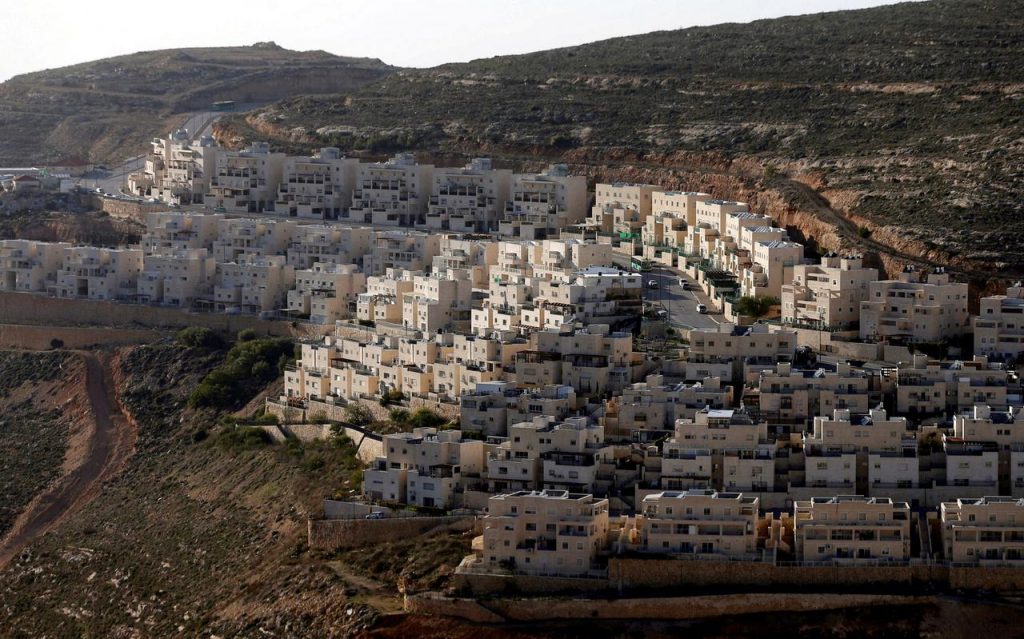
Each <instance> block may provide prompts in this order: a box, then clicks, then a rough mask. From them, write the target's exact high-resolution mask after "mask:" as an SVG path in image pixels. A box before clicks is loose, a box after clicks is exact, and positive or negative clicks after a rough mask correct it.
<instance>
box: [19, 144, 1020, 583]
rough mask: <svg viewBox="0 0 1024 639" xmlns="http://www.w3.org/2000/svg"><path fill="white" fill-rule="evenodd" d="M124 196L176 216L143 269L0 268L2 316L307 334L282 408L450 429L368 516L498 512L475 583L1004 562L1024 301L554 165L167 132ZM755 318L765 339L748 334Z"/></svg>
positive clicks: (61, 250)
mask: <svg viewBox="0 0 1024 639" xmlns="http://www.w3.org/2000/svg"><path fill="white" fill-rule="evenodd" d="M129 186H130V187H131V188H132V189H133V190H134V191H135V192H136V193H138V194H139V195H145V196H149V197H153V198H156V199H159V200H161V201H164V202H167V203H168V204H169V205H170V204H175V205H179V206H180V207H183V208H181V209H180V210H169V211H162V212H155V213H148V214H146V218H145V223H146V231H145V233H144V234H143V236H142V238H141V241H140V243H139V245H138V246H133V247H120V248H116V249H111V248H91V247H73V246H70V245H67V244H59V243H53V244H50V243H45V242H31V241H25V240H0V289H3V290H6V291H17V292H21V293H35V294H39V295H50V296H54V297H61V298H67V299H79V298H81V299H90V300H106V301H118V302H127V303H139V304H148V305H152V306H166V307H175V308H177V309H186V310H189V311H194V312H222V313H252V314H259V315H260V316H262V317H267V318H288V319H291V320H295V321H306V322H310V323H311V324H314V325H319V326H320V327H321V328H320V329H319V330H318V331H317V334H320V335H322V337H318V338H314V339H308V340H305V341H303V343H302V344H301V354H300V357H299V358H298V360H297V361H296V363H295V365H294V366H291V367H289V368H288V369H287V370H286V371H285V380H284V389H283V392H282V394H281V396H280V397H275V398H270V399H268V400H267V409H268V410H269V411H271V412H275V413H277V414H280V415H284V416H288V417H289V418H291V417H294V416H296V415H297V416H298V418H302V417H306V418H308V417H310V416H312V415H316V414H324V415H326V416H328V418H331V419H339V420H344V419H345V416H346V414H347V413H346V411H347V408H348V407H349V406H352V405H354V404H366V405H368V406H369V405H375V404H380V403H388V402H396V401H397V402H402V403H404V405H405V406H406V407H408V408H415V407H419V406H432V407H434V408H436V409H438V410H441V411H442V412H444V413H445V414H446V415H457V417H455V418H454V419H453V420H452V423H451V424H450V425H449V426H450V427H449V428H440V429H438V428H416V429H411V430H410V432H406V433H396V434H390V435H386V436H384V437H383V438H382V440H381V442H380V454H379V455H377V456H376V457H375V459H373V461H372V463H371V464H370V466H369V467H368V468H367V469H366V471H365V474H364V481H363V486H362V493H363V497H364V498H365V499H367V500H370V501H374V502H378V503H382V504H388V505H410V506H414V507H418V508H424V509H434V510H451V509H457V508H468V509H474V510H477V511H480V512H483V511H486V512H487V513H488V514H487V517H485V519H484V521H483V535H482V538H481V539H480V540H478V543H475V545H474V547H475V554H474V556H473V557H470V558H467V560H466V561H465V562H464V563H463V566H461V567H460V570H464V571H509V570H513V571H517V572H523V573H531V574H557V575H567V576H584V575H590V574H593V573H594V572H595V570H596V571H599V570H600V564H601V562H602V561H603V560H604V559H606V558H607V557H608V556H609V554H615V553H620V554H621V553H624V552H630V553H633V552H635V553H638V554H639V555H641V556H643V555H645V554H647V555H657V556H666V555H667V556H672V557H680V558H683V557H685V558H688V559H720V558H729V559H735V560H744V561H778V560H786V561H803V562H812V563H820V562H826V563H871V562H887V563H893V562H907V561H909V560H910V559H911V558H913V557H915V556H916V554H921V553H925V552H928V551H927V550H926V549H922V548H921V547H919V544H918V542H916V541H914V540H915V539H917V537H916V536H919V535H920V530H919V521H926V520H929V521H932V522H934V528H935V530H937V531H938V530H941V531H942V532H941V535H940V537H941V539H940V538H939V537H936V540H935V543H934V544H933V545H932V546H933V547H932V548H931V552H932V553H933V554H932V555H930V557H932V558H934V556H937V555H942V554H944V556H945V558H946V559H947V560H952V561H957V562H977V561H1000V562H1011V563H1012V562H1015V561H1018V560H1020V559H1021V555H1020V553H1021V550H1022V549H1021V547H1020V544H1019V543H1018V542H1019V541H1020V540H1019V538H1018V536H1017V534H1016V533H1014V532H1013V531H1012V526H1009V527H1000V526H1001V525H1000V526H997V525H995V524H997V523H998V522H1002V521H1004V520H1005V521H1006V522H1012V521H1014V520H1013V517H1014V516H1015V513H1016V512H1017V510H1018V509H1019V508H1020V507H1021V506H1020V504H1021V503H1024V502H1022V501H1021V500H1022V499H1024V401H1022V398H1021V382H1020V377H1019V371H1018V370H1016V369H1015V368H1014V366H1015V364H1019V363H1020V358H1021V353H1022V352H1024V337H1021V335H1022V331H1024V324H1022V321H1021V319H1020V318H1021V316H1022V309H1024V295H1022V293H1021V291H1022V288H1021V287H1020V286H1019V285H1018V286H1014V287H1010V288H1009V289H1008V290H1007V292H1006V294H1005V295H1000V296H992V297H985V298H982V299H981V301H980V308H981V312H980V314H979V315H978V316H975V317H972V316H971V315H970V314H969V313H968V304H969V296H968V291H967V285H966V284H961V283H955V282H953V281H951V278H950V275H949V274H948V273H945V272H943V271H942V270H941V269H936V270H934V271H932V272H927V273H925V272H921V271H917V270H912V269H908V270H907V271H905V272H903V273H900V274H899V275H898V277H897V278H896V279H893V280H882V279H881V274H880V273H879V272H878V270H877V269H875V268H870V267H867V266H865V262H864V259H863V258H862V257H861V256H836V255H825V256H822V257H820V258H818V259H814V260H810V259H806V258H805V252H804V247H803V246H802V245H801V244H799V243H797V242H794V241H793V240H792V239H791V238H790V237H789V235H788V234H787V232H786V230H785V229H781V228H778V227H775V226H774V225H773V223H772V220H771V219H770V218H768V217H766V216H764V215H761V214H759V213H757V212H754V211H751V210H750V209H749V207H748V206H747V205H746V204H745V203H743V202H736V201H731V200H723V199H717V198H714V197H712V196H711V195H710V194H706V193H697V192H684V191H673V190H667V189H664V188H662V187H660V186H658V185H653V184H625V183H611V184H603V183H599V184H597V185H596V187H595V191H594V193H593V195H592V197H591V196H588V193H587V191H586V181H585V179H584V178H583V177H582V176H574V175H571V174H570V173H569V171H568V169H567V168H566V167H565V166H564V165H552V166H550V167H548V168H547V169H546V170H544V171H542V172H540V173H536V174H532V173H530V174H521V173H515V172H513V171H511V170H508V169H502V168H496V167H495V166H494V165H493V164H492V163H491V162H490V160H488V159H486V158H476V159H473V160H471V161H470V162H469V163H468V164H466V165H465V166H461V167H439V166H433V165H427V164H420V163H419V162H418V161H417V160H416V158H415V157H413V156H412V155H410V154H403V153H400V154H397V155H395V156H394V157H393V158H391V159H389V160H387V161H384V162H373V163H367V162H362V161H359V160H356V159H352V158H345V157H343V156H342V155H341V154H340V153H339V152H338V150H337V149H332V148H325V149H322V150H321V151H320V152H318V153H317V154H316V155H315V156H313V157H289V156H286V155H285V154H282V153H274V152H272V151H271V149H270V148H269V147H268V146H267V145H265V144H254V145H252V146H251V147H250V148H248V149H245V150H242V151H227V150H225V149H222V148H220V147H218V146H216V145H215V144H213V143H212V141H211V140H208V139H202V140H199V141H198V142H193V141H190V139H189V137H188V135H187V134H185V133H175V134H174V135H171V136H169V137H168V138H167V139H161V140H155V141H154V143H153V152H152V154H151V155H150V156H149V157H148V158H147V161H146V164H145V168H144V170H143V171H141V172H140V173H138V174H136V175H133V176H132V177H131V179H130V180H129ZM169 208H173V207H169ZM202 209H205V210H202ZM655 269H657V270H659V271H660V273H655V272H654V271H655ZM666 273H667V274H668V275H669V277H668V278H666V277H664V274H666ZM742 297H759V298H762V299H767V300H769V303H768V305H769V306H770V305H771V302H774V303H775V304H776V305H777V309H778V315H779V319H780V320H781V321H770V322H765V321H759V322H755V321H752V319H751V318H744V317H742V316H741V315H740V314H739V313H738V312H737V308H738V300H739V299H740V298H742ZM698 305H699V307H700V308H699V307H698ZM705 307H706V310H711V311H713V312H715V313H714V317H709V316H708V315H705V314H704V313H702V312H700V309H702V308H705ZM680 309H682V310H680ZM670 310H671V313H670ZM719 313H721V314H719ZM811 329H819V330H811ZM970 334H973V343H972V342H971V340H970V339H966V338H965V337H966V336H968V335H970ZM638 338H640V339H638ZM659 340H660V341H659ZM971 346H973V351H974V353H973V356H972V355H971V353H969V352H964V351H965V350H966V351H970V350H971ZM910 348H913V349H914V351H915V352H911V350H910ZM957 349H959V350H957ZM947 352H948V353H950V354H951V355H952V356H945V353H947ZM926 353H931V355H928V354H926ZM452 427H454V428H452ZM908 504H913V505H914V507H915V508H917V509H919V510H922V511H923V512H922V513H912V512H911V511H910V506H909V505H908ZM919 515H920V516H919ZM993 522H995V524H994V523H993Z"/></svg>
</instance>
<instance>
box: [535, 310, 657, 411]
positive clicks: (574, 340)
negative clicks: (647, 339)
mask: <svg viewBox="0 0 1024 639" xmlns="http://www.w3.org/2000/svg"><path fill="white" fill-rule="evenodd" d="M607 328H608V327H607V326H604V325H598V324H594V325H591V326H589V327H587V328H583V329H579V330H576V331H575V332H559V331H555V330H550V329H548V330H542V331H536V332H534V333H531V334H530V337H529V340H530V348H529V349H527V350H523V351H520V352H519V353H517V355H516V373H515V377H516V379H515V381H517V382H518V383H519V384H521V385H523V386H526V387H534V386H544V385H547V384H567V385H569V386H572V387H573V388H575V389H576V392H577V393H578V394H581V395H587V396H591V397H597V396H600V395H601V394H602V393H608V392H612V393H614V392H616V391H619V390H621V389H623V388H625V387H626V386H627V385H629V384H632V383H633V382H636V381H639V380H640V375H641V371H642V369H643V358H642V357H641V355H640V354H639V353H634V352H633V336H632V334H630V333H620V332H609V331H608V330H607Z"/></svg>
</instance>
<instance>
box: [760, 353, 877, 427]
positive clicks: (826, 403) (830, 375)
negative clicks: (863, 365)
mask: <svg viewBox="0 0 1024 639" xmlns="http://www.w3.org/2000/svg"><path fill="white" fill-rule="evenodd" d="M874 395H875V396H876V397H875V398H876V399H877V398H880V393H874ZM872 396H873V393H872V388H871V378H870V376H869V374H868V373H867V372H865V371H864V370H862V369H857V368H853V367H852V366H850V364H849V363H848V362H839V363H837V364H836V365H835V367H834V368H833V367H830V366H826V365H821V366H819V367H816V368H813V369H799V368H794V366H793V364H792V363H791V362H779V363H778V364H776V365H775V366H774V367H772V368H768V369H765V370H762V371H761V372H760V375H759V379H758V383H757V388H756V389H749V390H748V391H747V392H746V393H744V403H746V404H753V403H754V402H756V403H757V407H758V410H759V411H760V415H761V417H762V418H764V419H767V420H769V421H770V423H772V424H773V425H776V426H778V428H777V429H776V430H777V431H778V432H790V431H796V432H799V431H802V430H805V428H806V426H807V425H808V423H809V422H810V420H812V419H813V418H815V417H817V416H818V415H829V414H831V413H832V411H834V410H836V409H847V410H850V411H852V412H854V413H861V414H866V413H867V412H868V409H869V408H870V406H869V404H870V403H871V401H872Z"/></svg>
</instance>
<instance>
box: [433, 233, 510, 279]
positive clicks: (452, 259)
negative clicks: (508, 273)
mask: <svg viewBox="0 0 1024 639" xmlns="http://www.w3.org/2000/svg"><path fill="white" fill-rule="evenodd" d="M438 250H439V251H440V253H439V254H438V255H437V256H435V257H434V261H433V265H432V267H431V272H432V273H434V274H435V275H437V276H439V277H448V276H449V275H453V274H454V273H456V272H459V271H464V272H466V273H468V274H469V279H470V280H471V281H472V282H473V287H474V288H487V286H488V284H489V281H490V272H491V267H492V266H494V265H495V264H497V261H498V242H494V241H492V240H490V239H481V238H479V237H472V236H470V237H463V236H461V235H443V236H441V242H440V245H439V247H438Z"/></svg>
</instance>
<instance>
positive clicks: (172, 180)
mask: <svg viewBox="0 0 1024 639" xmlns="http://www.w3.org/2000/svg"><path fill="white" fill-rule="evenodd" d="M223 152H224V149H222V148H221V147H219V146H217V144H216V143H215V142H214V140H213V138H212V137H210V136H203V137H202V138H200V139H199V140H197V141H195V142H193V141H192V139H191V135H189V132H188V131H186V130H184V129H178V130H177V131H175V132H173V133H171V134H170V135H168V136H167V138H154V139H153V142H152V152H151V153H150V154H149V155H148V156H146V162H145V166H144V168H143V170H142V171H140V172H138V173H133V174H131V175H130V176H128V188H129V190H130V191H131V192H132V193H134V194H135V195H138V196H140V197H147V196H152V197H154V198H156V199H158V200H160V201H162V202H167V203H169V204H202V203H203V199H204V196H205V195H206V192H207V190H208V188H209V184H210V176H211V175H212V174H213V173H214V167H215V165H216V163H217V157H218V156H219V155H220V154H221V153H223ZM180 248H202V247H191V246H190V247H180Z"/></svg>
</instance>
